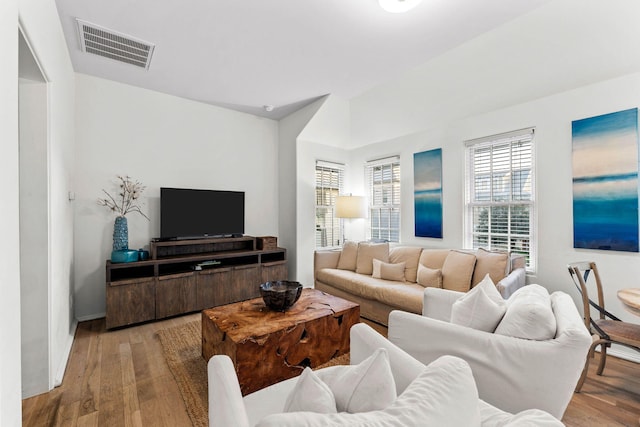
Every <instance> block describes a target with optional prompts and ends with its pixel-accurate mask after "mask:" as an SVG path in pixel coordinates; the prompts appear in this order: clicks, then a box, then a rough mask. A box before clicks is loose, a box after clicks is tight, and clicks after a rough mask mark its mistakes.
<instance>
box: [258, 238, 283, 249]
mask: <svg viewBox="0 0 640 427" xmlns="http://www.w3.org/2000/svg"><path fill="white" fill-rule="evenodd" d="M256 246H257V249H259V250H263V251H268V250H271V249H276V248H277V247H278V238H277V237H273V236H262V237H256Z"/></svg>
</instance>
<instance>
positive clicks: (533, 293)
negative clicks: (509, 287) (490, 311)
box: [495, 284, 557, 341]
mask: <svg viewBox="0 0 640 427" xmlns="http://www.w3.org/2000/svg"><path fill="white" fill-rule="evenodd" d="M556 327H557V325H556V318H555V315H554V314H553V310H552V308H551V298H550V296H549V292H548V291H547V289H546V288H543V287H542V286H540V285H535V284H532V285H528V286H524V287H522V288H520V289H518V290H517V291H515V292H514V293H513V295H511V298H509V299H508V300H507V311H506V313H505V314H504V317H503V318H502V321H501V322H500V323H499V324H498V327H497V328H496V330H495V333H496V334H500V335H507V336H510V337H516V338H524V339H528V340H537V341H544V340H550V339H553V338H554V337H555V336H556Z"/></svg>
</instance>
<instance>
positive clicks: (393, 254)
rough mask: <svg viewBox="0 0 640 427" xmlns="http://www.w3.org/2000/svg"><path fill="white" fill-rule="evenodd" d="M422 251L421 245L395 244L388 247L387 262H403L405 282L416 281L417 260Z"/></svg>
mask: <svg viewBox="0 0 640 427" xmlns="http://www.w3.org/2000/svg"><path fill="white" fill-rule="evenodd" d="M421 253H422V248H421V247H417V246H416V247H414V246H395V247H392V248H389V262H391V263H393V264H399V263H401V262H404V263H405V266H404V277H405V279H406V280H407V282H412V283H416V280H417V274H418V261H419V260H420V254H421Z"/></svg>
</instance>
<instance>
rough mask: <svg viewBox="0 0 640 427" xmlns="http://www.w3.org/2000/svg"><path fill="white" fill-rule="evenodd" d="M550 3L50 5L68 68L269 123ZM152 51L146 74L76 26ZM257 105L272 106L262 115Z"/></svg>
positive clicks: (214, 0)
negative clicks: (82, 39) (88, 40)
mask: <svg viewBox="0 0 640 427" xmlns="http://www.w3.org/2000/svg"><path fill="white" fill-rule="evenodd" d="M548 1H550V0H481V1H479V0H423V1H422V3H421V4H420V5H419V6H418V7H417V8H415V9H414V10H412V11H410V12H407V13H405V14H391V13H388V12H385V11H383V10H382V9H381V8H380V7H379V6H378V0H183V1H169V0H135V1H131V0H109V1H96V0H91V1H86V0H85V1H78V0H56V4H57V7H58V13H59V15H60V19H61V22H62V27H63V30H64V34H65V37H66V40H67V45H68V47H69V52H70V55H71V60H72V62H73V67H74V69H75V71H76V72H79V73H84V74H89V75H93V76H97V77H101V78H105V79H109V80H114V81H118V82H122V83H126V84H130V85H134V86H138V87H143V88H147V89H151V90H154V91H158V92H164V93H168V94H172V95H176V96H180V97H183V98H188V99H192V100H196V101H201V102H205V103H208V104H213V105H218V106H223V107H226V108H231V109H234V110H238V111H244V112H248V113H251V114H256V115H259V116H264V117H269V118H273V119H279V118H282V117H284V116H286V115H288V114H290V113H291V112H293V111H295V110H297V109H298V108H301V107H302V106H304V105H306V104H308V103H310V102H312V101H313V100H315V99H317V98H318V97H321V96H323V95H326V94H334V95H337V96H339V97H342V98H345V99H350V98H352V97H354V96H357V95H359V94H361V93H363V92H365V91H366V90H368V89H370V88H372V87H374V86H376V85H378V84H380V83H382V82H384V81H387V80H389V79H391V78H393V77H395V76H398V75H399V74H401V73H403V72H405V71H407V70H409V69H411V68H413V67H416V66H418V65H420V64H423V63H425V62H427V61H429V60H430V59H432V58H434V57H435V56H438V55H440V54H442V53H443V52H445V51H447V50H450V49H452V48H454V47H456V46H459V45H460V44H462V43H464V42H465V41H468V40H470V39H472V38H474V37H476V36H478V35H480V34H482V33H484V32H486V31H489V30H491V29H493V28H496V27H498V26H500V25H502V24H504V23H505V22H507V21H510V20H512V19H514V18H516V17H518V16H519V15H521V14H524V13H527V12H529V11H531V10H532V9H534V8H536V7H538V6H540V5H542V4H543V3H546V2H548ZM76 18H80V19H83V20H85V21H89V22H91V23H93V24H96V25H99V26H101V27H105V28H108V29H110V30H113V31H116V32H120V33H125V34H127V35H129V36H131V37H134V38H137V39H142V40H144V41H147V42H149V43H152V44H155V46H156V47H155V51H154V53H153V57H152V59H151V65H150V67H149V69H148V70H145V69H142V68H139V67H136V66H133V65H128V64H124V63H120V62H116V61H113V60H110V59H106V58H103V57H100V56H96V55H92V54H89V53H84V52H82V51H81V50H80V43H79V38H78V31H77V26H76V22H75V19H76ZM264 105H273V106H274V107H275V108H274V110H273V111H272V112H267V111H265V110H264V108H263V106H264Z"/></svg>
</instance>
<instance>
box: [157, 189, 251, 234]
mask: <svg viewBox="0 0 640 427" xmlns="http://www.w3.org/2000/svg"><path fill="white" fill-rule="evenodd" d="M243 234H244V192H243V191H219V190H195V189H189V188H166V187H161V188H160V238H161V239H162V240H169V239H197V238H206V237H229V236H241V235H243Z"/></svg>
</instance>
